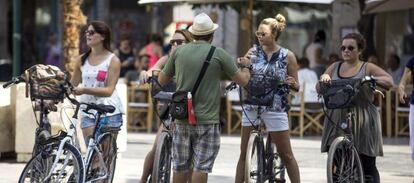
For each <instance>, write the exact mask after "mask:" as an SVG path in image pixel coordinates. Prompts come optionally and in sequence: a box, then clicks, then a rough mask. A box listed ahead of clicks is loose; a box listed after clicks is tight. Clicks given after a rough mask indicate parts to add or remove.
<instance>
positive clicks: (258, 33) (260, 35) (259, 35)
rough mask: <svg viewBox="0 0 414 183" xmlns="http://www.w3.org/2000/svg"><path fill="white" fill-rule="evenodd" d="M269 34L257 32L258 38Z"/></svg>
mask: <svg viewBox="0 0 414 183" xmlns="http://www.w3.org/2000/svg"><path fill="white" fill-rule="evenodd" d="M266 35H267V34H266V33H265V32H257V31H256V36H257V37H265V36H266Z"/></svg>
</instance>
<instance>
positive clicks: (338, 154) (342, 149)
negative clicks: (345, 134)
mask: <svg viewBox="0 0 414 183" xmlns="http://www.w3.org/2000/svg"><path fill="white" fill-rule="evenodd" d="M357 158H358V154H356V153H355V152H354V151H353V149H352V148H351V147H347V145H346V144H340V145H339V146H338V147H337V149H336V151H335V154H334V161H333V165H332V167H331V171H332V174H333V177H332V178H333V182H335V183H336V182H338V183H342V182H343V183H350V182H359V181H360V180H361V176H362V175H360V172H359V164H358V162H357Z"/></svg>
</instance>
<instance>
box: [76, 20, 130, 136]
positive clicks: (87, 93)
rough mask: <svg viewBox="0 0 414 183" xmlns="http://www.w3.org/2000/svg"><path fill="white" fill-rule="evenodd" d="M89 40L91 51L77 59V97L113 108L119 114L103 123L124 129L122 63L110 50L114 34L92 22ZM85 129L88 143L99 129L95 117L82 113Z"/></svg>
mask: <svg viewBox="0 0 414 183" xmlns="http://www.w3.org/2000/svg"><path fill="white" fill-rule="evenodd" d="M85 36H86V43H87V45H88V46H89V50H88V51H87V52H86V53H85V54H83V55H81V56H79V57H78V58H77V59H76V65H75V68H74V72H73V76H72V79H71V83H72V84H73V85H74V86H75V88H74V90H73V93H74V94H75V95H81V102H86V103H96V104H105V105H113V106H114V107H115V108H116V109H115V111H114V112H113V113H110V114H107V117H106V118H103V119H102V120H106V121H105V123H106V122H107V123H108V124H106V125H108V126H110V127H120V126H121V125H122V114H123V113H124V111H123V107H122V104H121V100H120V98H119V96H118V93H117V91H116V89H115V86H116V83H117V82H118V78H119V72H120V69H121V63H120V61H119V59H118V57H116V56H115V55H114V54H113V53H112V51H111V49H110V40H111V30H110V28H109V27H108V25H107V24H106V23H104V22H101V21H92V22H91V23H89V25H88V28H87V30H86V31H85ZM79 83H82V86H78V85H79ZM81 128H82V132H83V135H84V137H85V140H86V143H87V142H88V141H87V139H88V138H89V137H90V136H91V135H92V133H93V131H94V128H95V119H94V116H93V115H88V114H85V113H83V112H81Z"/></svg>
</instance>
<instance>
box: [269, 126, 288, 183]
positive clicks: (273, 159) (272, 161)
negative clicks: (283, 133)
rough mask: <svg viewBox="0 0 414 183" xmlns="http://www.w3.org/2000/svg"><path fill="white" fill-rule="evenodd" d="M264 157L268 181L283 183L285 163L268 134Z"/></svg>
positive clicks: (270, 182)
mask: <svg viewBox="0 0 414 183" xmlns="http://www.w3.org/2000/svg"><path fill="white" fill-rule="evenodd" d="M266 158H267V163H266V165H267V166H266V167H268V169H267V170H268V174H269V183H285V182H286V180H285V165H284V164H283V162H282V159H281V157H280V155H279V153H278V152H277V149H276V145H275V144H274V143H272V138H271V136H270V134H269V135H268V136H267V140H266Z"/></svg>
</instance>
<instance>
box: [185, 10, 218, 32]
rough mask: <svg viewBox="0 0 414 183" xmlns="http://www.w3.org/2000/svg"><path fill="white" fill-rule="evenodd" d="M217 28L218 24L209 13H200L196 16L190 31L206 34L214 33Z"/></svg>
mask: <svg viewBox="0 0 414 183" xmlns="http://www.w3.org/2000/svg"><path fill="white" fill-rule="evenodd" d="M217 28H218V25H217V24H215V23H213V21H212V20H211V18H210V17H209V16H208V15H207V14H205V13H200V14H198V15H197V16H195V17H194V21H193V25H191V26H190V28H188V31H190V32H191V34H193V35H196V36H204V35H208V34H211V33H213V32H214V31H215V30H216V29H217Z"/></svg>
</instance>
